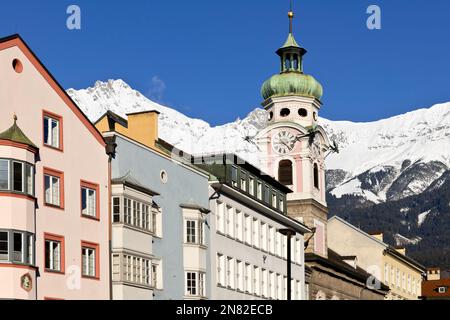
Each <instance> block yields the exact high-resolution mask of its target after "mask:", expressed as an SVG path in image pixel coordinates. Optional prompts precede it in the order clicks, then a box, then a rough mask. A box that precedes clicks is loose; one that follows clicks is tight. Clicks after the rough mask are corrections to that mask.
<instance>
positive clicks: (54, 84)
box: [0, 34, 106, 146]
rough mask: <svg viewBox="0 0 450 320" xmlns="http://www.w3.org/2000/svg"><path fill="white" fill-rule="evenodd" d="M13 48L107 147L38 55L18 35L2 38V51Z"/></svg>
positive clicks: (0, 43)
mask: <svg viewBox="0 0 450 320" xmlns="http://www.w3.org/2000/svg"><path fill="white" fill-rule="evenodd" d="M11 47H18V48H19V49H20V50H22V52H23V54H24V55H25V56H26V57H27V58H28V60H29V61H30V62H31V63H32V64H33V66H34V67H35V68H36V70H37V71H38V72H39V73H40V74H41V76H42V77H43V78H44V79H45V80H46V81H47V83H48V84H49V85H50V87H51V88H52V89H53V90H54V91H55V92H56V93H57V94H58V96H59V97H60V98H61V99H62V100H63V101H64V102H65V103H66V105H67V106H68V107H69V108H70V109H71V110H72V111H73V112H74V114H75V115H76V116H77V118H78V119H79V120H80V121H81V122H82V123H83V124H84V125H85V127H86V128H87V129H88V131H89V132H90V133H91V134H92V135H93V136H94V138H95V139H96V140H97V141H98V142H99V143H100V144H101V145H102V146H106V143H105V140H104V139H103V136H102V135H101V133H100V132H99V131H98V130H97V128H96V127H95V126H94V125H93V124H92V123H91V121H90V120H89V118H88V117H87V116H86V115H85V114H84V113H83V111H81V109H80V108H79V107H78V105H77V104H76V103H75V102H74V101H73V100H72V98H71V97H70V96H69V94H68V93H67V92H66V90H65V89H64V88H63V87H62V86H61V85H60V84H59V83H58V81H57V80H56V79H55V77H54V76H53V75H52V74H51V73H50V71H48V69H47V68H46V67H45V65H44V64H43V63H42V62H41V61H40V60H39V58H38V57H37V56H36V54H35V53H34V52H33V51H32V50H31V49H30V47H29V46H28V45H27V44H26V42H25V41H24V40H23V39H22V37H20V35H18V34H14V35H11V36H8V37H4V38H0V51H1V50H4V49H8V48H11Z"/></svg>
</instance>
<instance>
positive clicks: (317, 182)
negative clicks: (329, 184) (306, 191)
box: [314, 163, 320, 189]
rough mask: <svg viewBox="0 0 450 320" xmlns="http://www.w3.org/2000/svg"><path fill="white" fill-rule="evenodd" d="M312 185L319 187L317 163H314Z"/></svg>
mask: <svg viewBox="0 0 450 320" xmlns="http://www.w3.org/2000/svg"><path fill="white" fill-rule="evenodd" d="M314 187H315V188H317V189H320V184H319V166H318V165H317V163H314Z"/></svg>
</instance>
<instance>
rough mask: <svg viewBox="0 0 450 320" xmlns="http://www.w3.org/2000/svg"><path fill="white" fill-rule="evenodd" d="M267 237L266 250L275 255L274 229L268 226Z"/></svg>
mask: <svg viewBox="0 0 450 320" xmlns="http://www.w3.org/2000/svg"><path fill="white" fill-rule="evenodd" d="M268 233H269V236H268V239H267V240H268V249H269V252H270V253H271V254H275V229H274V227H272V226H269V231H268Z"/></svg>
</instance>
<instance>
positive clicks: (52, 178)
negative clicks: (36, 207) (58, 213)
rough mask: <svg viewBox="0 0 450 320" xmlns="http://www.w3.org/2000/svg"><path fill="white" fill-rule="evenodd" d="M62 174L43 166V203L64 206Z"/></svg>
mask: <svg viewBox="0 0 450 320" xmlns="http://www.w3.org/2000/svg"><path fill="white" fill-rule="evenodd" d="M63 179H64V175H63V173H62V172H59V171H55V170H50V169H45V168H44V190H45V204H46V205H51V206H55V207H59V208H63V207H64V183H63V181H64V180H63Z"/></svg>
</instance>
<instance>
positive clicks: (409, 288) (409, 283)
mask: <svg viewBox="0 0 450 320" xmlns="http://www.w3.org/2000/svg"><path fill="white" fill-rule="evenodd" d="M407 290H408V293H411V275H410V274H408V287H407Z"/></svg>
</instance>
